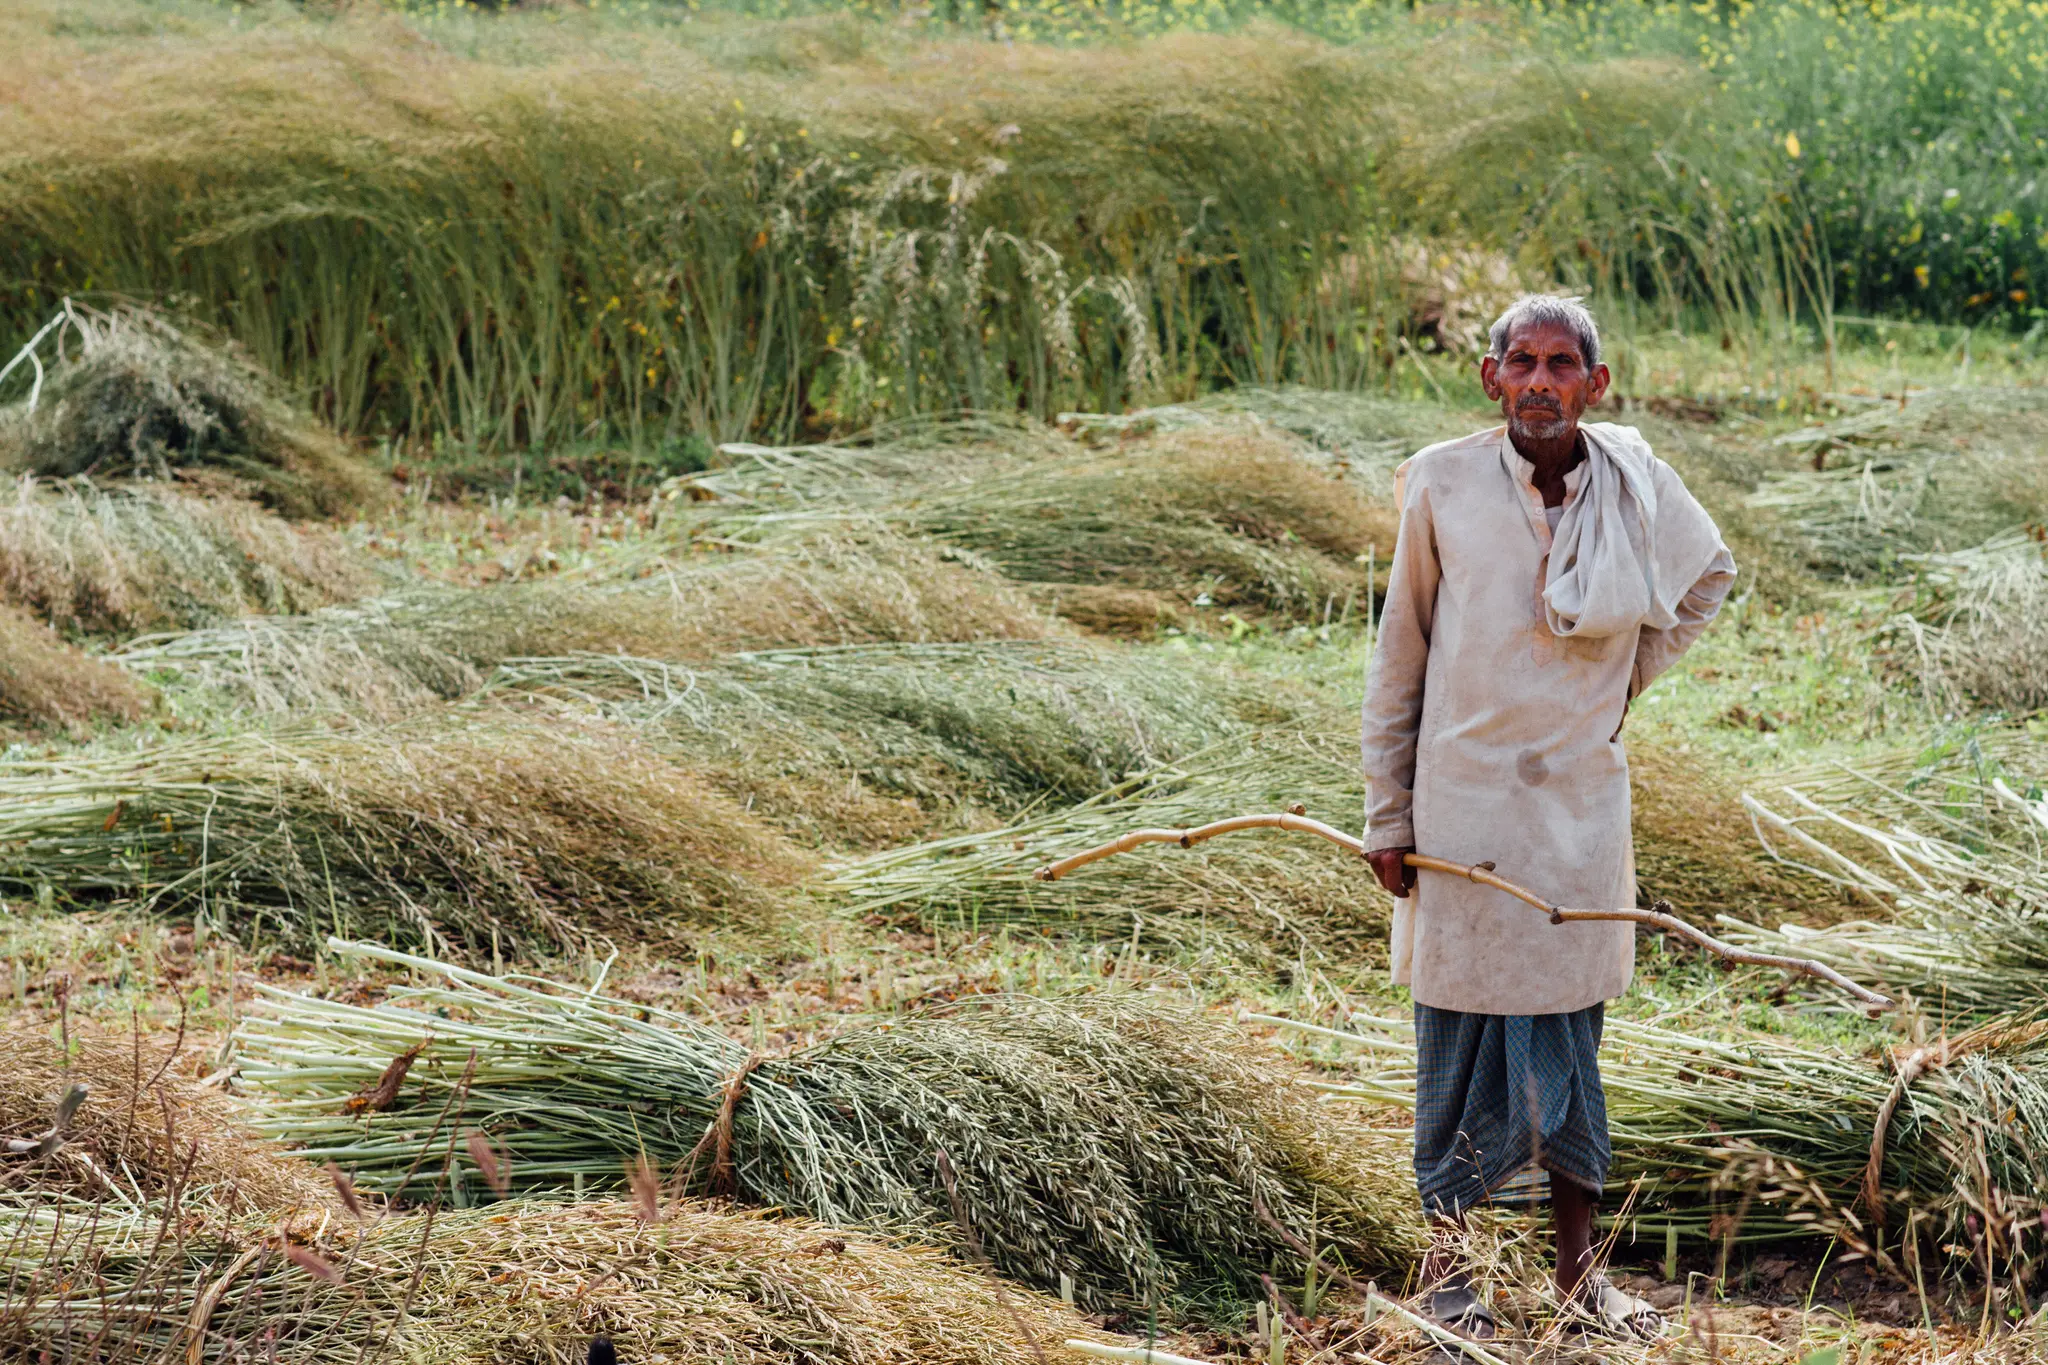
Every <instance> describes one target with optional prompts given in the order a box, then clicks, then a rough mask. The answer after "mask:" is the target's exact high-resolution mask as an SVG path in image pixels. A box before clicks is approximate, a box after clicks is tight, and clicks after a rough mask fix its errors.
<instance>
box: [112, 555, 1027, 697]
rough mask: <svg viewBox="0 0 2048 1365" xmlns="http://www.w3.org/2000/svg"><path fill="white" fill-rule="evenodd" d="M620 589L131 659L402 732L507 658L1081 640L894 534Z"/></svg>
mask: <svg viewBox="0 0 2048 1365" xmlns="http://www.w3.org/2000/svg"><path fill="white" fill-rule="evenodd" d="M640 572H641V573H642V574H643V575H644V576H641V577H638V578H633V579H629V580H627V581H623V582H610V583H603V582H600V583H580V582H577V583H562V582H536V583H515V584H507V585H505V586H502V587H495V588H486V589H481V590H472V591H463V592H457V591H423V592H414V593H409V594H405V595H402V596H395V597H389V598H381V599H374V600H370V601H365V602H358V603H355V604H352V605H350V606H346V607H334V608H329V609H327V610H325V611H320V612H315V613H312V614H310V615H305V616H297V617H273V618H268V619H262V620H244V621H239V622H237V623H235V624H233V625H230V626H221V627H217V628H214V629H211V630H204V631H195V632H191V633H189V634H186V635H181V636H177V637H172V638H166V639H159V640H146V641H141V642H138V643H137V645H135V646H134V647H132V648H130V649H129V650H127V651H125V653H124V654H123V656H122V658H123V661H124V662H125V663H126V664H127V665H128V666H129V667H130V668H132V669H135V670H138V671H141V672H143V673H145V674H148V675H152V676H155V675H162V676H164V677H166V678H176V679H180V680H182V681H184V682H186V683H189V684H191V685H194V686H200V687H209V688H215V689H218V690H220V691H221V692H223V693H225V694H227V695H228V696H229V697H231V698H233V699H234V700H235V701H236V702H237V703H239V704H240V705H242V706H244V707H247V708H249V709H251V710H254V711H257V712H262V713H271V714H280V713H291V712H303V711H306V710H323V709H344V710H351V711H355V712H358V713H363V714H368V715H370V716H373V717H377V718H381V719H392V718H395V717H397V716H399V715H402V714H404V713H405V712H407V711H410V710H415V709H417V708H419V707H422V706H427V705H431V704H432V703H434V702H436V701H441V700H448V699H452V698H455V697H459V696H463V695H465V694H467V693H469V692H471V691H474V690H475V689H476V688H477V687H479V686H481V685H482V684H483V682H484V680H485V678H486V677H487V676H488V675H489V672H490V670H491V669H492V668H493V667H495V666H496V665H497V664H498V663H500V662H501V661H503V660H506V659H513V658H523V657H534V656H560V655H568V654H576V653H592V654H626V655H633V656H637V657H641V658H653V659H664V660H692V659H706V658H711V657H715V656H717V655H720V654H724V653H727V652H730V651H735V650H750V649H773V648H781V647H789V646H796V647H803V646H816V645H853V644H866V643H874V642H878V641H890V642H894V641H902V642H913V643H923V642H936V641H957V640H1009V639H1026V640H1031V639H1042V638H1045V637H1046V636H1047V635H1051V634H1058V633H1061V632H1062V631H1063V630H1064V627H1062V626H1061V625H1060V623H1059V622H1057V621H1055V620H1053V619H1051V618H1050V617H1048V616H1047V615H1046V614H1045V613H1044V612H1043V611H1041V610H1040V609H1039V608H1038V607H1036V606H1034V605H1033V604H1032V603H1031V602H1030V601H1029V600H1027V599H1026V598H1025V597H1024V595H1023V594H1022V593H1020V592H1019V591H1018V590H1017V589H1016V588H1015V587H1013V586H1011V585H1010V584H1008V583H1006V582H1004V581H1003V579H1002V578H1000V577H999V576H998V575H996V574H994V573H990V572H987V571H985V570H983V569H980V568H977V567H976V566H974V565H972V564H968V563H964V562H961V561H960V560H959V559H958V558H957V557H949V556H948V555H946V554H945V553H943V552H942V551H941V550H939V549H938V548H936V547H933V546H930V545H922V544H918V543H916V542H914V541H911V540H908V539H905V538H903V537H901V536H896V535H893V534H890V533H888V532H887V531H884V530H882V529H880V528H876V527H859V526H856V527H852V528H847V527H843V526H842V527H839V528H836V529H833V530H827V531H823V532H819V533H817V534H811V535H804V536H792V537H788V538H785V539H781V540H778V541H777V542H776V543H775V544H774V545H773V546H772V547H770V548H766V549H753V550H745V549H743V550H741V551H739V552H737V553H732V552H728V553H722V554H717V555H715V556H714V555H704V556H699V557H697V558H695V559H694V560H692V561H686V562H684V563H680V564H669V563H666V562H658V563H654V564H649V565H644V566H642V568H641V570H640Z"/></svg>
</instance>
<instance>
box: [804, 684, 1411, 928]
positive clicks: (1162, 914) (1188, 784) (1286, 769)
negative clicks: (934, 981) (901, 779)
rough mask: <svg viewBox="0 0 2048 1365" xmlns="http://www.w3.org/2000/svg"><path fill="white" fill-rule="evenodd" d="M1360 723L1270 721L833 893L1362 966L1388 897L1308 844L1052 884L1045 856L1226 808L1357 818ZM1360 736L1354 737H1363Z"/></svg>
mask: <svg viewBox="0 0 2048 1365" xmlns="http://www.w3.org/2000/svg"><path fill="white" fill-rule="evenodd" d="M1353 724H1354V721H1353V719H1352V718H1351V717H1349V716H1345V717H1342V718H1339V717H1335V716H1330V717H1321V716H1318V717H1312V718H1311V719H1310V720H1309V721H1308V722H1307V723H1305V724H1302V725H1300V726H1299V727H1298V728H1297V727H1294V726H1272V727H1263V728H1260V729H1258V730H1254V731H1250V732H1247V733H1245V734H1243V735H1240V736H1237V737H1234V738H1229V739H1225V740H1223V741H1222V742H1220V743H1218V744H1215V745H1212V746H1210V747H1209V748H1207V749H1204V750H1201V751H1198V752H1195V753H1191V754H1188V755H1185V756H1184V757H1182V758H1181V759H1180V760H1178V761H1177V762H1175V763H1172V764H1169V765H1167V766H1165V767H1162V768H1158V769H1155V770H1152V771H1150V772H1146V773H1141V774H1139V775H1137V776H1136V777H1133V778H1130V779H1128V780H1126V781H1124V782H1121V783H1118V784H1117V785H1115V786H1113V787H1110V788H1108V789H1106V790H1104V791H1103V792H1101V793H1099V794H1097V795H1096V796H1094V797H1092V798H1090V799H1089V800H1087V801H1085V802H1082V803H1080V804H1079V805H1076V806H1072V807H1069V808H1068V809H1066V810H1064V811H1059V812H1055V813H1052V814H1046V815H1040V816H1035V817H1033V818H1030V819H1027V820H1022V821H1019V822H1017V823H1015V824H1012V825H1010V826H1007V827H1005V828H1002V829H996V830H989V831H973V832H969V833H965V834H958V835H953V836H949V837H943V838H938V839H933V840H929V841H927V842H925V843H921V844H915V845H911V846H909V847H906V848H900V849H890V850H887V851H884V852H880V853H875V854H871V855H869V856H867V857H865V858H861V859H858V860H856V861H853V862H849V863H845V864H843V865H841V866H839V867H837V868H835V869H833V871H832V872H831V874H830V879H829V881H828V883H827V885H829V886H830V887H831V888H832V889H833V890H834V891H836V892H837V893H838V894H840V895H841V896H843V897H845V898H846V899H847V900H848V901H849V902H850V903H851V906H852V909H853V912H854V913H858V914H885V915H892V914H893V915H903V916H908V917H911V918H914V919H915V920H918V921H920V922H923V923H928V924H943V925H947V926H953V925H967V926H973V927H978V928H992V927H994V926H997V925H1001V924H1030V925H1038V926H1043V927H1046V928H1050V929H1056V930H1063V931H1065V932H1068V933H1073V934H1078V935H1086V936H1096V937H1104V938H1112V939H1114V938H1122V939H1127V940H1131V941H1133V942H1143V943H1150V944H1159V945H1165V946H1170V947H1173V948H1176V949H1178V950H1182V951H1190V952H1195V953H1207V952H1209V951H1211V950H1214V951H1219V952H1222V953H1225V954H1227V955H1229V956H1234V957H1243V958H1247V959H1248V960H1253V961H1257V960H1261V959H1270V958H1272V957H1274V956H1276V955H1277V956H1278V957H1280V958H1282V959H1285V960H1294V959H1299V958H1302V957H1308V958H1312V959H1313V958H1321V957H1323V956H1325V955H1328V956H1330V957H1331V958H1333V959H1336V960H1349V961H1352V962H1356V961H1359V960H1361V959H1364V958H1370V957H1371V956H1373V955H1375V954H1377V953H1379V952H1381V951H1383V947H1382V945H1383V944H1384V942H1385V937H1386V927H1387V909H1386V901H1385V898H1384V897H1383V896H1381V895H1380V894H1378V893H1376V892H1375V891H1373V889H1372V887H1371V884H1370V882H1369V874H1368V873H1367V872H1366V870H1365V869H1364V867H1363V865H1362V864H1360V863H1359V862H1357V861H1356V860H1355V859H1353V860H1346V859H1344V858H1342V857H1340V856H1335V855H1333V854H1332V853H1331V852H1330V851H1329V850H1328V849H1327V848H1322V847H1312V846H1310V845H1309V844H1307V843H1306V842H1293V841H1288V840H1263V839H1248V840H1244V841H1241V842H1237V843H1234V844H1223V845H1216V846H1213V847H1211V846H1205V847H1204V848H1202V849H1201V851H1199V852H1196V853H1191V854H1189V855H1188V856H1186V857H1183V858H1175V859H1163V860H1159V861H1158V862H1156V863H1155V862H1152V861H1150V860H1144V859H1117V860H1114V861H1112V862H1109V863H1106V864H1104V865H1103V866H1102V867H1101V868H1100V869H1099V870H1096V871H1093V872H1091V874H1090V875H1089V876H1087V877H1077V878H1073V879H1071V880H1066V881H1060V882H1055V883H1047V882H1043V881H1040V880H1039V879H1038V877H1037V872H1038V869H1039V868H1041V867H1043V866H1044V865H1045V864H1046V863H1047V862H1048V861H1049V860H1050V859H1054V858H1058V857H1061V856H1063V855H1064V854H1067V853H1071V852H1073V851H1074V850H1075V849H1078V848H1086V847H1089V846H1091V845H1094V844H1099V843H1102V842H1104V841H1105V840H1107V839H1110V838H1113V837H1115V836H1116V835H1118V834H1121V833H1122V832H1123V831H1124V830H1126V829H1128V828H1131V827H1132V826H1136V825H1146V826H1159V827H1167V828H1182V827H1185V826H1189V825H1199V824H1203V823H1205V822H1207V821H1208V820H1210V819H1212V818H1214V817H1215V816H1217V815H1218V814H1224V813H1229V812H1232V811H1242V810H1270V809H1275V808H1284V807H1287V806H1290V805H1296V804H1305V806H1306V808H1307V810H1308V811H1309V812H1310V813H1311V814H1314V813H1317V812H1327V813H1329V814H1331V815H1333V816H1336V817H1337V818H1340V819H1341V818H1346V815H1347V814H1348V813H1349V812H1352V811H1356V810H1359V809H1361V808H1362V806H1363V804H1364V800H1365V784H1364V780H1363V779H1362V778H1361V777H1360V775H1359V771H1358V756H1357V751H1356V749H1355V748H1354V747H1353V746H1352V745H1351V744H1347V743H1345V741H1344V740H1343V738H1342V735H1343V733H1344V731H1345V730H1348V729H1351V727H1352V725H1353ZM1354 733H1355V731H1354Z"/></svg>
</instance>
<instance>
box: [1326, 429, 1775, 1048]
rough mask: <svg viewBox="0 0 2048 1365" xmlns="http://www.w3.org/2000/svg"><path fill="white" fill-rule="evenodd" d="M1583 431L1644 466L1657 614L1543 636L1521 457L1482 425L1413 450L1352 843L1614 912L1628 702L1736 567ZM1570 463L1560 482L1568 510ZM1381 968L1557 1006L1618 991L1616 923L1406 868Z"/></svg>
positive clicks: (1433, 1001) (1614, 437)
mask: <svg viewBox="0 0 2048 1365" xmlns="http://www.w3.org/2000/svg"><path fill="white" fill-rule="evenodd" d="M1581 430H1582V431H1583V432H1584V433H1585V434H1586V438H1587V440H1588V442H1589V443H1598V447H1599V449H1600V450H1602V451H1606V452H1611V453H1612V455H1613V457H1614V458H1616V459H1632V460H1635V461H1637V463H1636V465H1635V466H1633V468H1634V469H1635V470H1636V471H1637V472H1638V474H1639V475H1640V476H1641V477H1643V478H1646V479H1648V480H1649V486H1650V487H1651V488H1653V489H1654V491H1655V495H1656V503H1657V511H1656V516H1655V522H1654V526H1653V527H1652V531H1651V534H1652V535H1653V537H1654V544H1655V549H1654V553H1652V554H1650V555H1648V556H1646V558H1648V559H1650V560H1652V561H1653V562H1654V564H1655V566H1656V569H1657V570H1658V571H1659V572H1660V574H1661V579H1662V583H1663V585H1664V586H1663V587H1662V588H1661V589H1660V590H1659V592H1658V594H1657V595H1658V596H1659V597H1664V596H1667V595H1668V597H1669V599H1670V601H1669V602H1668V603H1667V606H1668V607H1669V609H1670V613H1671V616H1672V617H1675V624H1673V625H1672V626H1670V627H1668V628H1666V629H1662V630H1657V629H1649V628H1644V627H1640V626H1638V627H1632V628H1629V629H1627V630H1623V631H1619V632H1616V633H1614V634H1609V635H1602V636H1593V637H1588V636H1585V635H1558V634H1554V633H1553V632H1552V630H1551V628H1550V625H1549V624H1548V622H1547V619H1546V613H1545V604H1544V599H1543V592H1544V587H1545V582H1546V575H1547V571H1548V560H1549V555H1550V550H1551V545H1552V540H1553V532H1552V528H1551V526H1550V523H1549V521H1548V519H1547V518H1546V517H1545V515H1544V507H1543V497H1542V495H1541V494H1540V493H1538V492H1537V491H1536V487H1535V485H1534V483H1533V482H1532V479H1533V476H1534V473H1535V467H1534V466H1533V465H1531V464H1530V463H1529V462H1528V461H1527V460H1525V459H1523V458H1522V456H1521V454H1520V453H1519V452H1518V451H1517V450H1516V449H1515V447H1514V444H1513V442H1511V441H1510V440H1509V439H1508V437H1507V429H1506V428H1505V427H1498V428H1495V429H1493V430H1491V431H1485V432H1479V433H1477V434H1475V435H1472V436H1467V437H1465V438H1463V439H1461V440H1456V441H1447V442H1444V443H1443V444H1441V445H1435V446H1431V447H1429V448H1428V449H1427V450H1424V451H1422V452H1421V453H1420V454H1418V455H1416V456H1414V457H1413V458H1412V459H1410V460H1409V461H1408V462H1407V463H1405V464H1404V465H1403V466H1402V467H1401V470H1400V473H1399V475H1398V476H1397V481H1396V487H1397V490H1398V496H1399V498H1400V501H1401V530H1400V538H1399V541H1398V542H1397V544H1396V546H1395V549H1394V560H1393V568H1392V576H1391V578H1390V579H1389V582H1388V589H1387V602H1386V610H1385V614H1384V615H1383V617H1382V618H1381V624H1380V632H1379V642H1378V646H1377V648H1376V650H1375V651H1374V655H1373V661H1372V673H1371V677H1370V680H1369V682H1368V684H1367V688H1366V699H1365V724H1364V738H1363V750H1364V760H1365V772H1366V779H1367V792H1368V795H1367V810H1366V816H1367V820H1366V831H1365V837H1366V846H1367V847H1368V848H1374V849H1379V848H1396V847H1405V846H1409V845H1413V846H1414V847H1416V848H1417V849H1419V850H1420V851H1421V852H1423V853H1427V854H1432V855H1434V856H1436V857H1439V858H1449V859H1453V860H1455V861H1457V862H1461V863H1478V862H1488V861H1490V862H1492V863H1494V864H1495V866H1496V869H1497V870H1498V872H1499V873H1500V875H1501V876H1503V877H1505V878H1507V879H1508V880H1510V881H1513V882H1517V883H1520V884H1521V885H1523V886H1526V887H1528V888H1530V889H1531V890H1533V891H1535V892H1537V893H1538V894H1540V895H1543V896H1546V897H1548V898H1549V899H1550V900H1551V901H1552V902H1554V903H1556V904H1559V905H1565V906H1574V907H1582V908H1613V907H1620V906H1629V905H1633V904H1635V857H1634V850H1633V847H1632V844H1631V838H1630V830H1629V785H1628V760H1627V755H1626V753H1625V751H1624V749H1623V746H1622V740H1621V728H1622V721H1623V719H1624V717H1625V715H1626V712H1627V707H1628V703H1629V702H1630V701H1631V700H1632V699H1633V698H1634V697H1635V696H1636V694H1637V693H1639V692H1641V691H1642V689H1643V688H1644V687H1646V686H1648V685H1649V683H1650V681H1651V679H1653V678H1655V677H1656V676H1657V675H1658V674H1659V673H1662V672H1663V671H1664V670H1665V669H1666V668H1668V667H1669V666H1670V665H1671V664H1672V663H1673V662H1675V661H1676V660H1677V658H1678V657H1679V655H1681V654H1683V653H1684V652H1685V650H1686V649H1687V648H1688V647H1690V645H1691V644H1692V642H1693V641H1694V640H1695V639H1697V638H1698V636H1699V634H1700V632H1701V631H1702V630H1704V629H1706V626H1707V623H1708V622H1709V621H1711V620H1712V619H1713V617H1714V614H1715V612H1717V611H1718V610H1719V609H1720V605H1721V601H1722V599H1723V598H1724V597H1725V596H1726V595H1727V592H1728V588H1729V586H1730V585H1731V584H1732V583H1733V581H1734V578H1735V562H1734V559H1733V558H1732V557H1731V556H1730V555H1729V553H1728V550H1727V547H1726V546H1725V545H1724V544H1722V542H1721V538H1720V535H1719V532H1718V531H1717V530H1716V529H1715V527H1714V524H1713V522H1712V520H1711V519H1710V518H1709V517H1708V516H1707V514H1706V511H1705V509H1703V508H1701V507H1700V505H1699V503H1698V502H1697V501H1696V500H1695V499H1694V498H1693V497H1692V495H1691V494H1690V493H1689V492H1687V491H1686V488H1685V485H1684V483H1683V482H1682V481H1681V480H1680V479H1679V477H1678V475H1677V473H1676V472H1675V471H1673V470H1672V469H1671V467H1670V466H1669V465H1667V464H1665V463H1664V462H1663V461H1662V460H1659V459H1656V458H1655V457H1654V456H1652V455H1650V454H1649V449H1648V446H1647V445H1646V444H1644V443H1643V442H1642V440H1641V437H1640V436H1639V435H1638V433H1636V432H1635V431H1634V429H1632V428H1626V427H1613V426H1609V425H1607V424H1604V423H1588V424H1586V425H1585V426H1583V427H1582V428H1581ZM1586 469H1587V465H1585V464H1581V465H1580V466H1579V467H1578V468H1576V469H1574V470H1572V471H1571V472H1570V473H1569V474H1567V475H1566V490H1567V492H1566V497H1567V506H1568V507H1569V506H1570V505H1571V501H1572V500H1573V499H1575V498H1577V497H1578V496H1579V493H1580V491H1581V488H1582V485H1583V484H1584V482H1585V479H1584V475H1585V473H1586ZM1393 937H1394V941H1393V966H1394V980H1395V981H1396V982H1397V983H1399V984H1404V985H1407V986H1409V987H1410V988H1411V989H1412V991H1413V993H1414V996H1415V999H1416V1000H1417V1001H1419V1002H1421V1003H1422V1004H1425V1005H1433V1006H1436V1007H1437V1008H1440V1009H1454V1010H1466V1011H1470V1012H1475V1013H1484V1014H1557V1013H1564V1012H1567V1011H1571V1010H1578V1009H1583V1008H1585V1007H1586V1006H1588V1005H1592V1004H1595V1003H1597V1002H1599V1001H1602V1000H1611V999H1613V998H1614V997H1615V996H1618V995H1620V994H1621V993H1622V992H1623V991H1624V990H1626V989H1627V987H1628V982H1629V977H1630V974H1631V973H1632V971H1633V969H1634V963H1635V934H1634V926H1633V925H1630V924H1627V923H1619V922H1616V923H1591V924H1587V923H1577V924H1565V925H1553V924H1551V923H1550V922H1549V921H1548V920H1547V919H1546V918H1544V916H1543V915H1542V914H1541V913H1539V912H1538V911H1536V910H1534V909H1531V908H1530V907H1528V906H1527V905H1524V904H1523V903H1522V902H1520V901H1517V900H1515V899H1513V898H1512V897H1510V896H1507V895H1506V894H1504V893H1502V892H1499V891H1495V890H1493V889H1491V888H1489V887H1484V886H1479V885H1477V884H1475V883H1472V882H1469V881H1466V880H1465V879H1464V878H1461V877H1451V876H1446V875H1444V874H1442V873H1432V872H1423V873H1421V874H1419V877H1418V885H1417V886H1416V889H1415V890H1414V892H1412V893H1411V894H1410V896H1409V897H1408V898H1407V899H1406V900H1397V901H1396V902H1395V903H1394V936H1393Z"/></svg>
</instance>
